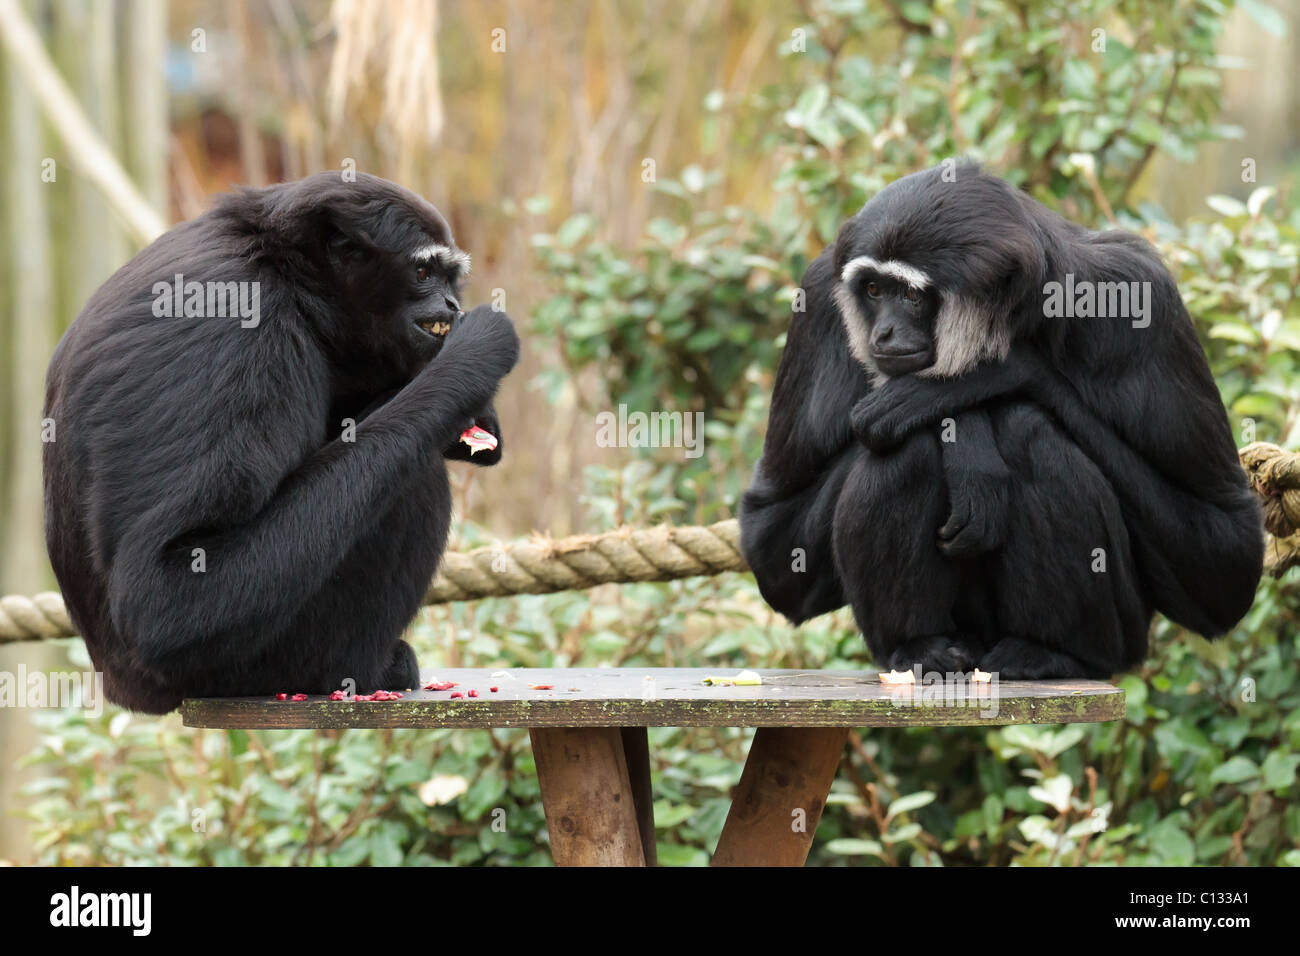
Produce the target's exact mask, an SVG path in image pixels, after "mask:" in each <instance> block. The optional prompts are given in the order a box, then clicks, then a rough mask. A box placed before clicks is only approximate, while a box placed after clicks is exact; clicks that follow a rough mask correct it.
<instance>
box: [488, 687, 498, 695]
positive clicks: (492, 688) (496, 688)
mask: <svg viewBox="0 0 1300 956" xmlns="http://www.w3.org/2000/svg"><path fill="white" fill-rule="evenodd" d="M500 689H501V688H499V687H489V688H488V690H490V691H492V693H494V694H495V693H496V692H497V691H498V690H500Z"/></svg>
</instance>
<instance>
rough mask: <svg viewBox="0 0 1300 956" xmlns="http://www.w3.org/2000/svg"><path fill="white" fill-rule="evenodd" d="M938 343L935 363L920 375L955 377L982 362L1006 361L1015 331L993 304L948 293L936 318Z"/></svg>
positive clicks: (936, 338) (935, 340)
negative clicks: (985, 303) (978, 302)
mask: <svg viewBox="0 0 1300 956" xmlns="http://www.w3.org/2000/svg"><path fill="white" fill-rule="evenodd" d="M934 345H935V348H934V352H935V357H934V364H933V365H931V366H930V367H929V368H925V369H921V371H919V372H917V373H916V374H917V375H918V376H920V377H921V378H954V377H956V376H958V375H961V374H962V373H963V372H969V371H970V370H971V369H973V368H974V367H975V366H976V365H978V364H979V363H980V362H984V361H997V362H1001V361H1005V359H1006V357H1007V354H1008V353H1009V352H1010V351H1011V330H1010V329H1008V328H1007V323H1006V319H1005V317H1003V316H1000V315H999V314H998V313H996V312H995V311H993V310H992V309H990V308H989V307H987V306H981V305H979V304H977V303H975V302H971V301H969V300H967V299H963V298H961V297H960V296H955V295H950V294H948V293H945V294H944V295H943V301H942V304H941V305H940V306H939V314H938V315H937V316H936V317H935V320H934Z"/></svg>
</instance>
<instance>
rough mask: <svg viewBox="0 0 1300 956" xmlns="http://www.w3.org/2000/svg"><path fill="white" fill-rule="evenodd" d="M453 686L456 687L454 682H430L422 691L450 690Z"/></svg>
mask: <svg viewBox="0 0 1300 956" xmlns="http://www.w3.org/2000/svg"><path fill="white" fill-rule="evenodd" d="M455 686H456V682H455V681H454V680H446V681H442V682H441V683H437V682H432V683H428V684H425V685H424V689H425V690H451V689H452V688H453V687H455Z"/></svg>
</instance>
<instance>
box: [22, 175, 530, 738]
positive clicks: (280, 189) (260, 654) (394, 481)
mask: <svg viewBox="0 0 1300 956" xmlns="http://www.w3.org/2000/svg"><path fill="white" fill-rule="evenodd" d="M433 244H437V245H439V246H443V247H446V248H447V249H452V250H454V246H453V244H452V239H451V234H450V230H449V228H448V226H447V223H446V222H445V220H444V219H443V218H442V216H441V215H440V214H439V213H438V211H437V210H436V209H434V208H433V206H431V205H430V204H429V203H427V202H425V201H424V200H423V199H421V198H420V197H418V196H416V195H415V194H413V193H411V192H409V191H407V190H405V189H402V188H400V187H398V186H396V185H394V184H392V183H389V182H386V181H384V180H381V179H377V178H375V177H371V176H358V177H357V178H356V181H355V182H344V181H343V180H342V178H341V177H340V176H339V175H338V174H336V173H335V174H321V175H318V176H314V177H311V178H309V179H306V180H303V181H301V182H296V183H289V184H285V185H279V186H272V187H269V188H266V189H259V190H247V191H243V192H239V193H236V194H232V195H229V196H226V197H223V198H222V199H221V200H220V201H219V202H218V203H217V204H216V206H215V208H213V209H212V210H211V211H210V212H208V213H206V214H205V215H203V216H201V217H199V218H198V219H195V220H193V221H191V222H187V223H184V224H182V225H180V226H177V227H176V228H175V229H172V230H171V231H170V232H168V233H167V234H166V235H164V236H162V237H161V238H159V239H158V240H157V241H156V242H154V243H153V244H152V245H150V246H149V247H148V248H147V249H145V250H144V251H142V252H141V253H140V254H139V255H137V256H136V257H135V258H134V259H132V260H131V261H130V262H129V263H127V264H126V265H125V266H123V267H122V268H121V269H120V270H118V272H117V273H116V274H115V275H113V276H112V278H110V279H109V280H108V281H107V282H106V283H105V284H104V285H103V286H102V287H101V288H100V289H99V290H98V291H97V292H96V293H95V295H94V296H93V297H92V298H91V300H90V302H89V303H88V304H87V305H86V307H85V309H84V310H83V311H82V313H81V315H80V316H79V317H78V318H77V320H76V322H74V323H73V325H72V327H71V328H70V329H69V330H68V332H67V334H66V335H65V336H64V338H63V340H62V341H61V342H60V343H59V346H58V349H57V350H56V352H55V354H54V358H53V360H52V362H51V363H50V368H49V374H48V379H47V391H46V406H45V407H46V415H47V416H48V417H49V418H51V419H53V420H54V422H55V426H56V429H57V431H56V435H57V440H56V441H54V442H51V443H49V444H47V445H46V448H45V503H46V537H47V542H48V546H49V552H50V558H51V560H52V562H53V565H54V570H55V573H56V574H57V576H58V580H59V584H60V586H61V587H62V589H63V594H64V597H65V600H66V601H67V604H68V608H69V611H70V612H71V616H72V620H73V622H74V623H75V624H76V626H77V627H78V628H79V629H80V631H81V633H82V635H83V636H84V637H85V640H86V644H87V645H88V647H89V648H90V653H91V656H92V658H93V660H94V662H95V665H96V667H97V668H98V669H99V670H101V671H102V672H103V673H104V675H105V688H106V692H107V695H108V697H109V698H110V699H111V700H113V701H116V702H117V703H119V704H122V705H123V706H126V707H130V708H132V709H135V710H140V711H146V712H151V713H162V712H166V711H168V710H171V709H173V708H174V707H176V706H177V704H178V703H179V702H180V701H181V699H182V698H183V697H187V696H216V695H246V694H271V693H275V692H279V691H288V692H292V691H303V692H316V693H320V692H327V691H330V690H332V689H335V688H337V687H340V686H341V685H342V682H343V681H345V680H347V679H351V680H353V681H355V682H356V688H357V691H358V692H363V691H368V690H374V689H376V688H407V687H413V686H415V682H416V681H417V680H418V679H419V673H418V669H417V667H416V661H415V656H414V654H413V653H412V651H411V649H410V647H409V645H407V644H406V643H404V642H403V641H402V640H401V639H400V636H401V633H402V630H403V628H404V627H405V626H406V625H407V623H408V622H409V621H410V620H411V618H412V617H413V616H414V614H415V612H416V610H417V608H418V607H419V605H420V601H421V597H422V596H423V594H424V593H425V589H426V588H427V586H428V584H429V581H430V579H431V577H432V576H433V574H434V572H435V570H436V568H437V565H438V562H439V560H440V558H441V555H442V551H443V547H444V544H445V541H446V536H447V531H448V522H449V519H450V514H451V497H450V492H449V487H448V482H447V473H446V466H445V464H444V458H446V457H455V458H467V457H468V454H467V453H468V449H467V448H466V446H465V445H463V444H459V443H458V436H459V434H460V433H461V432H462V431H463V430H464V429H465V428H466V427H468V426H469V425H470V424H471V423H475V422H477V423H478V424H479V425H480V426H482V427H485V428H487V429H488V430H489V431H491V432H493V433H494V434H496V435H497V436H498V437H499V436H500V427H499V425H498V423H497V420H496V416H495V413H494V412H493V411H492V407H491V402H492V398H493V395H494V393H495V392H496V389H497V386H498V383H499V381H500V380H501V378H502V377H503V376H504V375H505V374H506V373H507V372H509V371H510V369H511V368H512V367H513V366H514V365H515V363H516V362H517V360H518V355H519V342H518V338H517V337H516V335H515V331H514V328H513V326H512V325H511V322H510V320H509V319H508V318H507V317H506V315H505V314H504V313H499V312H495V311H493V310H492V309H489V308H486V307H480V308H478V309H475V310H473V311H472V312H470V313H469V314H468V315H464V316H461V314H460V312H459V307H458V305H457V304H456V283H457V280H458V279H459V277H460V276H459V274H457V272H456V270H455V269H447V268H443V265H441V264H436V263H429V262H425V263H423V267H422V268H420V269H419V271H418V274H417V266H418V265H420V264H419V263H417V262H416V261H414V260H413V259H412V256H415V255H417V254H418V253H419V251H420V250H422V249H429V248H431V247H432V245H433ZM456 254H457V255H459V254H458V253H456ZM177 274H181V275H183V276H184V279H185V281H186V282H190V281H197V282H208V281H216V282H223V283H226V282H248V283H251V282H256V283H258V284H259V287H260V309H261V320H260V323H259V324H258V325H257V326H256V327H251V328H245V327H242V326H241V322H240V320H239V318H237V317H232V318H226V317H189V318H186V317H177V318H171V317H158V316H157V315H155V314H154V308H153V306H154V302H155V298H156V295H155V292H154V285H155V283H158V282H163V283H170V282H172V281H173V279H174V277H175V276H176V275H177ZM442 321H445V322H448V323H451V331H450V333H449V334H447V335H446V336H445V338H444V337H439V336H434V335H431V334H429V333H428V332H427V331H425V330H423V329H422V328H421V325H422V324H425V325H427V324H428V323H430V322H442ZM347 419H352V420H353V421H354V422H356V423H357V424H356V427H355V429H354V432H355V434H354V435H353V434H351V433H350V431H349V429H348V423H347V421H346V420H347ZM499 458H500V448H499V447H498V449H496V450H495V451H493V452H480V454H478V455H477V456H475V457H474V458H473V459H472V460H473V461H474V462H475V463H478V464H492V463H495V462H496V461H497V460H499ZM195 549H202V558H203V562H204V564H205V565H206V569H205V570H202V571H199V570H195V568H196V567H200V566H202V565H200V564H197V563H196V559H195Z"/></svg>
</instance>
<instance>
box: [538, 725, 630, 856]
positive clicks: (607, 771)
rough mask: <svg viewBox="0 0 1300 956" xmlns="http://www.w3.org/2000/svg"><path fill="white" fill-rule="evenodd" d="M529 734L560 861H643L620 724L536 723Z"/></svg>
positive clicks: (553, 850)
mask: <svg viewBox="0 0 1300 956" xmlns="http://www.w3.org/2000/svg"><path fill="white" fill-rule="evenodd" d="M528 734H529V736H530V737H531V738H532V743H533V757H534V759H535V760H536V761H537V781H538V783H539V784H540V786H541V789H542V806H543V808H544V809H545V810H546V828H547V830H548V831H549V832H550V835H551V856H552V857H554V858H555V862H556V865H558V866H645V863H646V858H645V851H644V850H643V849H642V838H641V831H640V828H639V826H638V820H637V810H638V808H637V804H636V798H635V795H634V792H633V789H632V782H631V777H630V776H629V774H628V763H627V757H626V756H625V755H624V752H623V735H622V733H621V731H620V729H619V728H618V727H534V728H532V729H530V730H529V731H528ZM651 835H652V837H653V829H652V831H651Z"/></svg>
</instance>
